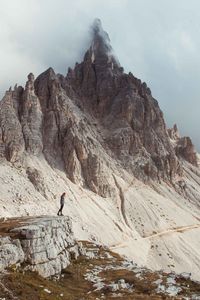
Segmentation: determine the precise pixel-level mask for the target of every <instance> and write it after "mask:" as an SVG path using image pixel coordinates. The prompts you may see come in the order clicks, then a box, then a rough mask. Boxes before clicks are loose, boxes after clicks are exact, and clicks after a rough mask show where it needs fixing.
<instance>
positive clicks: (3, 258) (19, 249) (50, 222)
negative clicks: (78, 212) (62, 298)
mask: <svg viewBox="0 0 200 300" xmlns="http://www.w3.org/2000/svg"><path fill="white" fill-rule="evenodd" d="M10 222H11V223H13V225H12V226H10ZM1 225H2V224H1ZM1 235H2V236H1ZM83 253H84V252H83V249H82V247H81V244H80V243H78V242H76V240H75V239H74V236H73V232H72V225H71V222H70V220H69V219H68V218H67V217H61V218H60V217H40V218H33V219H28V220H27V219H23V218H21V219H18V220H15V221H14V222H13V220H8V221H6V222H4V223H3V232H2V230H0V271H1V270H3V269H5V268H7V267H10V266H12V265H16V264H20V265H21V266H22V267H24V268H25V269H26V270H31V271H36V272H38V273H39V274H40V275H41V276H43V277H49V276H52V275H55V274H60V273H61V271H62V269H64V268H66V267H67V266H68V265H69V264H70V261H71V259H76V258H77V257H78V256H79V255H80V254H83Z"/></svg>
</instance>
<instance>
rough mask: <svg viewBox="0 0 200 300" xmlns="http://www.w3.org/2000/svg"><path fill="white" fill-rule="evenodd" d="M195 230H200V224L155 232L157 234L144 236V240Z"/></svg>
mask: <svg viewBox="0 0 200 300" xmlns="http://www.w3.org/2000/svg"><path fill="white" fill-rule="evenodd" d="M195 228H200V224H193V225H188V226H181V227H176V228H172V229H168V230H164V231H161V232H157V233H155V234H152V235H149V236H145V237H144V239H150V238H154V237H157V236H163V235H167V234H170V233H175V232H185V231H188V230H192V229H195Z"/></svg>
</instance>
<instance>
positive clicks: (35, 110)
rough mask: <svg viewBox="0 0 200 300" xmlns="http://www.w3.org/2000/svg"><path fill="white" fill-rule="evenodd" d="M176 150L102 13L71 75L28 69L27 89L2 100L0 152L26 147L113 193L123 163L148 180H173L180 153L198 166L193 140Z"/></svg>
mask: <svg viewBox="0 0 200 300" xmlns="http://www.w3.org/2000/svg"><path fill="white" fill-rule="evenodd" d="M177 149H178V150H177ZM177 149H174V146H173V143H172V142H171V140H170V138H169V134H168V132H167V129H166V125H165V122H164V119H163V113H162V111H161V110H160V108H159V105H158V102H157V101H156V100H155V99H154V98H153V97H152V95H151V91H150V89H149V88H148V87H147V85H146V83H142V82H141V80H139V79H137V78H135V77H134V76H133V75H132V74H131V73H129V74H125V73H124V71H123V68H122V67H121V66H120V64H119V62H118V60H117V59H116V57H115V55H114V53H113V50H112V47H111V45H110V40H109V37H108V34H107V33H106V32H105V31H103V29H102V26H101V22H100V20H96V21H95V22H94V24H93V27H92V42H91V46H90V47H89V49H88V50H87V52H86V54H85V56H84V59H83V62H81V63H80V64H78V63H77V64H76V66H75V68H74V69H73V70H72V69H69V71H68V74H67V76H66V77H64V76H62V75H60V74H55V72H54V71H53V69H52V68H50V69H48V70H47V71H45V72H44V73H42V74H41V75H39V76H38V78H37V79H36V80H34V76H33V74H29V76H28V81H27V83H26V87H25V89H23V88H21V87H18V88H17V87H16V88H15V89H14V91H8V92H6V95H5V97H4V99H3V100H2V102H1V103H0V155H1V157H5V158H6V159H7V160H9V161H11V162H15V161H19V160H20V159H21V158H22V157H23V155H24V153H25V152H29V153H31V154H34V155H40V154H41V153H43V154H44V155H45V157H46V159H47V160H48V162H49V163H50V164H51V165H52V166H54V167H59V168H64V169H65V172H66V175H67V176H68V177H69V178H70V179H71V180H72V181H73V182H75V183H78V184H81V185H83V186H87V187H89V188H90V189H91V190H92V191H94V192H95V193H98V194H100V195H102V196H109V195H113V193H114V190H115V188H114V186H115V183H114V179H113V177H112V170H113V169H116V168H118V166H119V165H120V166H121V167H122V168H124V169H126V170H127V171H128V172H130V173H131V174H134V175H135V176H136V177H137V178H139V179H142V180H143V181H149V180H150V179H153V180H165V181H173V178H174V177H175V176H176V175H177V174H178V175H181V174H182V168H181V164H180V161H179V159H178V156H179V154H180V155H182V157H183V158H184V159H186V160H188V161H189V162H190V163H192V164H195V165H196V160H195V157H196V154H195V153H194V151H193V149H192V147H191V143H190V142H189V140H187V141H186V142H185V140H184V141H183V140H182V141H181V140H180V141H179V146H178V148H177ZM188 149H189V150H188ZM191 149H192V150H191ZM191 153H192V154H191ZM188 157H189V159H188Z"/></svg>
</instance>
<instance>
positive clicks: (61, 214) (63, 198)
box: [57, 193, 66, 216]
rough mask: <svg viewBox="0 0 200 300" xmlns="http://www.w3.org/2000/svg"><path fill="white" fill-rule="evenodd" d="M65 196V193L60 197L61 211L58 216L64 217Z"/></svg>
mask: <svg viewBox="0 0 200 300" xmlns="http://www.w3.org/2000/svg"><path fill="white" fill-rule="evenodd" d="M65 195H66V193H63V194H62V195H61V197H60V209H59V211H58V213H57V215H58V216H63V213H62V210H63V207H64V204H65Z"/></svg>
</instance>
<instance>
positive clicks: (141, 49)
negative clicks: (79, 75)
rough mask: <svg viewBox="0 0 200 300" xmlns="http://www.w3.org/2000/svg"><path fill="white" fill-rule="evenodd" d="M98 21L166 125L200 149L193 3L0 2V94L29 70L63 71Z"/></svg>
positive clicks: (198, 46)
mask: <svg viewBox="0 0 200 300" xmlns="http://www.w3.org/2000/svg"><path fill="white" fill-rule="evenodd" d="M96 17H98V18H100V19H101V21H102V24H103V27H104V29H105V30H106V31H107V32H108V33H109V35H110V39H111V43H112V46H113V48H114V51H115V53H116V55H117V57H118V59H119V61H120V63H121V65H122V66H124V68H125V71H127V72H128V71H131V72H132V73H133V74H134V75H135V76H136V77H138V78H140V79H142V80H143V81H146V82H147V84H148V85H149V87H150V88H151V90H152V94H153V96H154V97H155V98H156V99H157V100H158V101H159V104H160V107H161V109H162V110H163V112H164V115H165V120H166V121H167V125H168V126H170V127H171V126H172V125H173V123H177V124H178V127H179V129H180V131H181V133H182V134H183V135H189V136H191V137H192V139H193V141H194V143H195V145H196V146H197V147H198V149H199V150H200V138H199V128H200V118H199V114H200V113H199V112H200V1H199V0H74V1H71V0H54V1H53V0H0V40H1V46H0V96H2V94H3V92H4V91H5V89H8V88H9V86H10V85H12V86H13V85H14V84H15V83H18V84H23V85H24V83H25V81H26V76H27V74H28V73H29V72H33V73H34V74H35V75H36V76H37V75H38V74H39V73H41V72H42V71H44V70H45V69H47V68H48V67H49V66H52V67H53V68H54V69H55V71H57V72H61V73H64V74H65V73H66V72H67V68H68V67H69V66H73V65H74V63H75V62H76V61H80V60H81V59H82V56H83V53H84V51H85V49H86V48H87V47H88V43H89V26H90V24H91V23H92V21H93V19H94V18H96Z"/></svg>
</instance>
